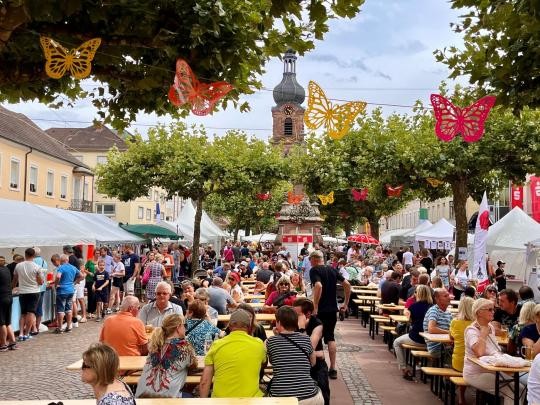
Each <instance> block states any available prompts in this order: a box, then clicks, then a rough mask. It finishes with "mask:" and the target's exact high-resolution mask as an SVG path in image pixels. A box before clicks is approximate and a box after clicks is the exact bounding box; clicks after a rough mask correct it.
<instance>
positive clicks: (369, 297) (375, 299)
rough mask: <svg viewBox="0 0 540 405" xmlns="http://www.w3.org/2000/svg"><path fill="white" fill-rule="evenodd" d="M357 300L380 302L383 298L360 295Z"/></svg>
mask: <svg viewBox="0 0 540 405" xmlns="http://www.w3.org/2000/svg"><path fill="white" fill-rule="evenodd" d="M355 299H357V300H361V301H380V300H381V297H375V296H374V295H359V296H357V297H356V298H355Z"/></svg>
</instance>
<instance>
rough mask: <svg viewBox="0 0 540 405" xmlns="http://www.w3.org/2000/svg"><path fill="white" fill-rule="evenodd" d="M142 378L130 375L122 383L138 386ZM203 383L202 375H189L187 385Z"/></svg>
mask: <svg viewBox="0 0 540 405" xmlns="http://www.w3.org/2000/svg"><path fill="white" fill-rule="evenodd" d="M140 378H141V376H140V375H128V376H126V377H124V378H122V381H124V382H125V383H126V384H127V385H137V384H138V383H139V379H140ZM200 383H201V376H200V375H188V376H187V377H186V382H185V384H186V385H199V384H200Z"/></svg>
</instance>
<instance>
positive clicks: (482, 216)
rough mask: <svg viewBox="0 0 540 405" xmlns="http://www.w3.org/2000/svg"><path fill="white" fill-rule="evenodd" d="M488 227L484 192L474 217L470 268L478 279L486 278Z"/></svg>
mask: <svg viewBox="0 0 540 405" xmlns="http://www.w3.org/2000/svg"><path fill="white" fill-rule="evenodd" d="M488 228H489V207H488V203H487V196H486V193H485V192H484V196H483V197H482V202H481V203H480V209H479V210H478V218H477V219H476V229H475V231H474V265H473V268H472V275H473V277H476V278H478V281H484V280H487V278H488V274H487V269H486V242H487V237H488Z"/></svg>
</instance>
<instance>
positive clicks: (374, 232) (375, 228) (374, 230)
mask: <svg viewBox="0 0 540 405" xmlns="http://www.w3.org/2000/svg"><path fill="white" fill-rule="evenodd" d="M379 220H380V218H371V219H370V220H369V221H368V223H369V228H370V229H371V236H373V237H374V238H375V239H377V240H379Z"/></svg>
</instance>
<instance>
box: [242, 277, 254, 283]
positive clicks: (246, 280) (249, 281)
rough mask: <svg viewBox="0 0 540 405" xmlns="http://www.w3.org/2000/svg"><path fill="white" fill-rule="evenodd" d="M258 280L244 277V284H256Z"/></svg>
mask: <svg viewBox="0 0 540 405" xmlns="http://www.w3.org/2000/svg"><path fill="white" fill-rule="evenodd" d="M256 282H257V280H256V279H254V278H243V279H242V284H255V283H256Z"/></svg>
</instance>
